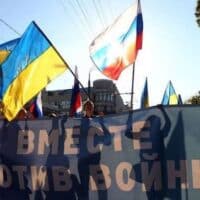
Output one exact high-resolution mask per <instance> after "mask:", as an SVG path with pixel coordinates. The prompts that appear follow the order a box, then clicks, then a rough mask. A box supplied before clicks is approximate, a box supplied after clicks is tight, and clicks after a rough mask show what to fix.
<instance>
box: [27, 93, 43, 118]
mask: <svg viewBox="0 0 200 200" xmlns="http://www.w3.org/2000/svg"><path fill="white" fill-rule="evenodd" d="M41 96H42V95H41V92H40V93H39V94H38V95H37V97H36V98H35V100H34V101H33V103H32V104H31V106H30V109H29V111H30V112H31V113H32V114H33V116H34V117H35V118H40V117H43V110H42V98H41Z"/></svg>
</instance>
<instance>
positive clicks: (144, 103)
mask: <svg viewBox="0 0 200 200" xmlns="http://www.w3.org/2000/svg"><path fill="white" fill-rule="evenodd" d="M147 107H149V92H148V81H147V78H146V80H145V84H144V89H143V92H142V96H141V106H140V108H141V109H143V108H147Z"/></svg>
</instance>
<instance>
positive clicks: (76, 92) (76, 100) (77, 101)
mask: <svg viewBox="0 0 200 200" xmlns="http://www.w3.org/2000/svg"><path fill="white" fill-rule="evenodd" d="M75 76H76V77H74V86H73V89H72V96H71V105H70V113H69V115H70V117H74V116H77V115H78V114H79V113H80V112H81V110H82V98H81V93H80V88H79V81H78V72H77V67H76V68H75Z"/></svg>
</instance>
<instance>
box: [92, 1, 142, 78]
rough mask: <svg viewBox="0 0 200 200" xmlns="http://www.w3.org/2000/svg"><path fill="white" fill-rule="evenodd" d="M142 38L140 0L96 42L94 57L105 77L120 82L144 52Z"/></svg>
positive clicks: (93, 59) (93, 47) (93, 44)
mask: <svg viewBox="0 0 200 200" xmlns="http://www.w3.org/2000/svg"><path fill="white" fill-rule="evenodd" d="M142 37H143V19H142V12H141V5H140V1H139V0H138V1H137V2H136V3H135V4H134V5H133V6H131V7H130V8H129V9H127V10H126V11H125V12H124V13H123V14H122V15H120V16H119V17H118V18H117V19H116V20H115V22H114V23H113V24H112V25H110V26H108V27H107V29H106V30H105V31H104V32H102V33H101V34H99V35H98V36H97V37H96V38H95V39H94V40H93V42H92V43H91V45H90V47H89V50H90V57H91V59H92V61H93V62H94V64H95V65H96V66H97V68H98V69H99V70H100V71H101V72H102V73H103V74H104V75H106V76H107V77H109V78H111V79H114V80H117V79H118V78H119V76H120V74H121V72H122V71H123V70H124V69H125V68H126V67H127V66H129V65H130V64H133V63H134V62H135V60H136V57H137V53H138V50H139V49H141V48H142Z"/></svg>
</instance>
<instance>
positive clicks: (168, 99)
mask: <svg viewBox="0 0 200 200" xmlns="http://www.w3.org/2000/svg"><path fill="white" fill-rule="evenodd" d="M161 104H163V105H176V104H178V96H177V94H176V92H175V89H174V87H173V85H172V82H171V81H169V83H168V85H167V87H166V89H165V92H164V95H163V99H162V103H161Z"/></svg>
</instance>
